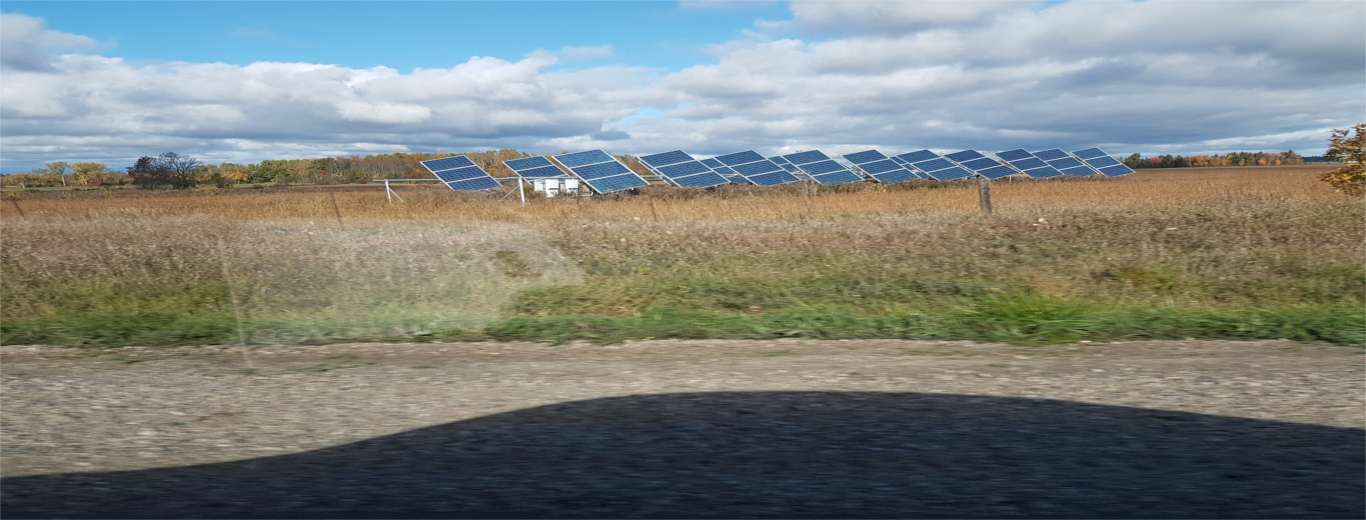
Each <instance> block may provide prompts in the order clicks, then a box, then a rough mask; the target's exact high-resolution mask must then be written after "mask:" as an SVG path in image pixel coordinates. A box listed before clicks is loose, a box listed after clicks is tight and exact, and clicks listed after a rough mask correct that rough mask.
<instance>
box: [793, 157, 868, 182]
mask: <svg viewBox="0 0 1366 520" xmlns="http://www.w3.org/2000/svg"><path fill="white" fill-rule="evenodd" d="M783 158H784V159H787V160H788V161H790V162H791V163H792V164H793V165H794V166H796V167H798V168H801V170H802V171H804V172H806V174H807V175H810V176H811V179H812V180H814V181H816V182H819V183H821V184H842V183H846V182H858V181H861V180H863V176H861V175H859V174H857V173H854V172H851V171H849V169H848V168H845V167H844V166H840V164H839V163H837V162H835V161H834V160H831V159H830V157H829V156H827V155H825V153H824V152H821V151H820V150H811V151H809V152H797V153H793V154H788V155H784V156H783Z"/></svg>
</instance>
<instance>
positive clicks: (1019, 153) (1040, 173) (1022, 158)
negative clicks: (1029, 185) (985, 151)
mask: <svg viewBox="0 0 1366 520" xmlns="http://www.w3.org/2000/svg"><path fill="white" fill-rule="evenodd" d="M996 156H997V157H1000V158H1001V160H1003V161H1005V162H1007V163H1009V164H1010V165H1011V166H1013V167H1014V168H1015V169H1017V170H1020V171H1022V172H1024V174H1025V175H1028V176H1030V177H1034V178H1036V179H1043V178H1048V177H1057V176H1059V175H1062V172H1060V171H1058V170H1057V169H1054V168H1053V167H1052V166H1049V165H1048V163H1046V162H1044V161H1043V159H1039V158H1038V157H1035V156H1034V154H1032V153H1029V151H1028V150H1025V149H1024V148H1017V149H1015V150H1006V151H1004V152H996Z"/></svg>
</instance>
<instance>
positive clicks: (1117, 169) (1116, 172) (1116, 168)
mask: <svg viewBox="0 0 1366 520" xmlns="http://www.w3.org/2000/svg"><path fill="white" fill-rule="evenodd" d="M1072 155H1075V156H1077V158H1078V159H1081V160H1082V161H1085V162H1086V165H1087V166H1090V167H1092V168H1095V169H1097V170H1099V171H1100V173H1102V174H1105V176H1107V177H1118V176H1120V175H1128V174H1130V173H1133V172H1134V171H1133V170H1131V169H1129V167H1128V166H1125V165H1124V163H1122V162H1119V161H1116V160H1115V158H1114V157H1110V155H1109V154H1107V153H1105V152H1103V151H1101V149H1100V148H1087V149H1085V150H1077V151H1075V152H1072Z"/></svg>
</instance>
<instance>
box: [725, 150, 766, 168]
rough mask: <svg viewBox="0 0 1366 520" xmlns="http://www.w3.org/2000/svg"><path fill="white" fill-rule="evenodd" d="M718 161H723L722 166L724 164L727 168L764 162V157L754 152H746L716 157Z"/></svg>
mask: <svg viewBox="0 0 1366 520" xmlns="http://www.w3.org/2000/svg"><path fill="white" fill-rule="evenodd" d="M716 160H718V161H721V164H724V165H726V166H731V167H734V166H736V165H740V164H746V163H752V162H755V161H762V160H764V156H762V155H759V152H756V151H754V150H745V151H743V152H735V153H728V154H726V155H718V156H716Z"/></svg>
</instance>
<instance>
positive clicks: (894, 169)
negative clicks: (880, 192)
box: [844, 150, 920, 182]
mask: <svg viewBox="0 0 1366 520" xmlns="http://www.w3.org/2000/svg"><path fill="white" fill-rule="evenodd" d="M844 158H845V159H848V160H849V162H851V163H854V166H858V167H859V169H860V170H863V173H866V174H868V176H869V177H872V178H873V180H876V181H878V182H903V181H909V180H911V179H918V178H920V176H919V175H916V173H915V172H914V171H911V170H908V169H906V167H904V166H902V165H901V163H899V162H897V161H896V160H894V159H891V158H888V157H887V156H886V155H883V154H882V152H879V151H877V150H865V151H862V152H854V153H847V154H844Z"/></svg>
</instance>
